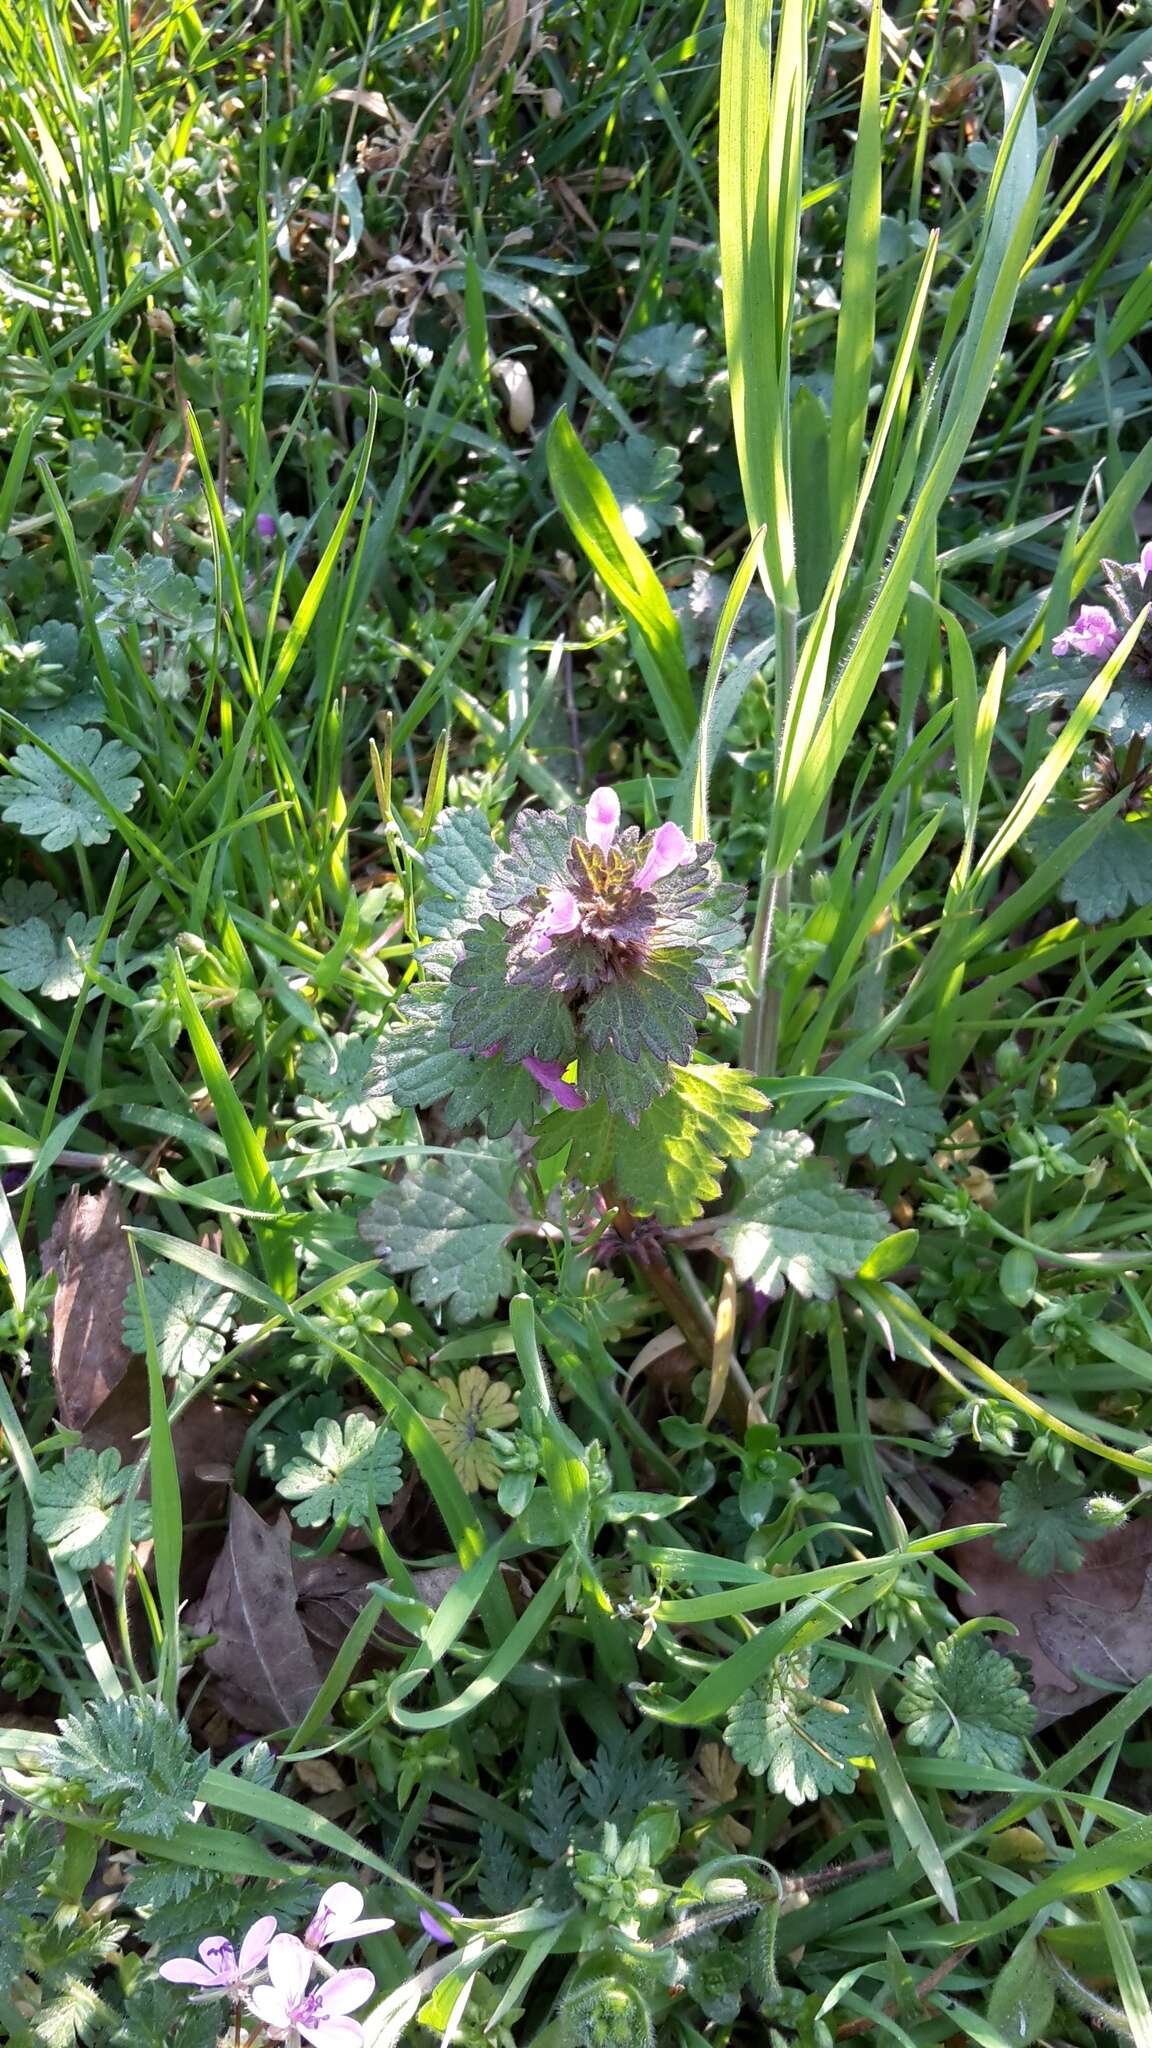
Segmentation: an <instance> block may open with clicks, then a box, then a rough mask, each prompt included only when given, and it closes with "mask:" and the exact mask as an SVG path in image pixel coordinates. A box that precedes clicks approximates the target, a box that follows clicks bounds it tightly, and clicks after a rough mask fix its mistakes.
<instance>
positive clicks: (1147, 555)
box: [1134, 540, 1152, 583]
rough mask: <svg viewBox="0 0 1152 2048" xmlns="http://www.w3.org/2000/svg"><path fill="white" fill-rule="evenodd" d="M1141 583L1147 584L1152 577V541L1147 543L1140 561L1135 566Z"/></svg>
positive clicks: (1141, 553)
mask: <svg viewBox="0 0 1152 2048" xmlns="http://www.w3.org/2000/svg"><path fill="white" fill-rule="evenodd" d="M1134 567H1135V569H1136V571H1137V573H1138V575H1139V577H1140V581H1141V583H1147V581H1148V578H1149V577H1150V576H1152V540H1149V541H1145V543H1144V546H1143V547H1142V548H1141V550H1140V560H1139V561H1138V562H1136V563H1135V564H1134Z"/></svg>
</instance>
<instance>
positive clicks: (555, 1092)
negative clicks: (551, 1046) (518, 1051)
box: [520, 1053, 584, 1109]
mask: <svg viewBox="0 0 1152 2048" xmlns="http://www.w3.org/2000/svg"><path fill="white" fill-rule="evenodd" d="M520 1065H521V1066H522V1067H526V1068H527V1070H528V1072H529V1073H530V1074H531V1076H532V1079H533V1080H534V1081H539V1083H540V1086H541V1087H542V1088H543V1089H545V1090H546V1091H547V1093H548V1094H549V1095H550V1096H551V1097H552V1099H553V1101H554V1102H557V1103H558V1104H559V1106H560V1108H561V1109H583V1107H584V1097H583V1096H582V1095H581V1093H580V1090H579V1089H578V1088H574V1087H573V1086H572V1083H571V1082H570V1081H566V1080H565V1079H564V1065H565V1063H564V1061H563V1060H538V1059H537V1058H536V1056H535V1054H534V1053H529V1055H528V1057H527V1059H523V1060H521V1062H520Z"/></svg>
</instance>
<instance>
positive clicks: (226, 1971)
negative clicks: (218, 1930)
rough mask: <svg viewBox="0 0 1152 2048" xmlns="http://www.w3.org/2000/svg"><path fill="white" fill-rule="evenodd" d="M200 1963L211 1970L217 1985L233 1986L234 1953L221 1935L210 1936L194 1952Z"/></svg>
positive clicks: (234, 1974)
mask: <svg viewBox="0 0 1152 2048" xmlns="http://www.w3.org/2000/svg"><path fill="white" fill-rule="evenodd" d="M196 1953H197V1955H198V1956H199V1958H200V1961H201V1962H202V1963H203V1964H204V1965H205V1967H206V1968H207V1969H209V1970H211V1972H212V1975H213V1978H214V1979H215V1981H216V1982H217V1983H219V1984H234V1983H235V1981H236V1951H235V1949H234V1948H233V1946H232V1943H231V1942H230V1941H226V1940H225V1938H224V1936H223V1935H222V1934H210V1935H209V1936H208V1937H207V1939H206V1940H205V1941H202V1942H201V1943H200V1946H199V1948H198V1949H197V1951H196Z"/></svg>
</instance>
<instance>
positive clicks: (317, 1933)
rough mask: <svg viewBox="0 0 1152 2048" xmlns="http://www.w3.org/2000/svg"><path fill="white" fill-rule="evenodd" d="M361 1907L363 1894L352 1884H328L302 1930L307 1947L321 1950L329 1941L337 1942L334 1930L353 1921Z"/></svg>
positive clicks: (337, 1936)
mask: <svg viewBox="0 0 1152 2048" xmlns="http://www.w3.org/2000/svg"><path fill="white" fill-rule="evenodd" d="M363 1905H364V1894H363V1892H358V1891H357V1889H356V1887H355V1885H354V1884H330V1885H329V1887H328V1889H327V1891H326V1892H325V1893H324V1895H323V1897H322V1899H321V1900H320V1903H319V1905H318V1906H317V1908H316V1911H315V1912H314V1913H313V1915H312V1918H311V1920H310V1921H309V1922H308V1925H307V1927H306V1928H305V1930H304V1941H305V1944H306V1945H307V1947H308V1948H323V1947H324V1946H325V1944H326V1943H327V1942H329V1941H338V1940H339V1939H340V1937H339V1935H338V1934H337V1933H336V1929H337V1928H338V1927H342V1926H343V1925H344V1924H345V1923H346V1922H347V1923H349V1924H350V1923H351V1922H352V1921H354V1920H355V1919H356V1917H357V1915H358V1914H359V1913H360V1912H361V1911H362V1909H363Z"/></svg>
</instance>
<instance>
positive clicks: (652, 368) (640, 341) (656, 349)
mask: <svg viewBox="0 0 1152 2048" xmlns="http://www.w3.org/2000/svg"><path fill="white" fill-rule="evenodd" d="M703 339H704V333H703V329H702V328H699V327H690V326H689V325H688V323H687V321H681V320H660V321H657V322H655V323H654V324H653V325H652V326H651V327H641V328H639V329H638V330H637V331H636V333H634V334H630V335H629V336H628V338H627V340H626V341H622V342H621V344H620V349H619V353H618V355H617V361H618V362H619V363H621V364H622V365H623V366H624V368H625V369H629V370H637V371H640V372H642V373H643V375H644V376H646V377H653V376H664V377H667V379H668V382H669V383H670V384H674V385H676V387H677V389H679V390H682V389H683V388H684V386H685V385H686V384H695V383H698V382H699V380H700V378H701V377H702V376H703V375H704V370H705V367H706V363H707V358H706V356H705V354H704V351H703V349H701V348H699V347H698V346H697V344H698V343H699V342H701V341H703Z"/></svg>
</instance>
